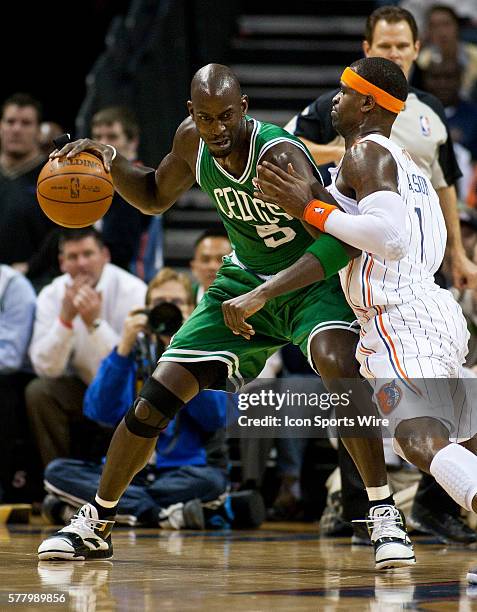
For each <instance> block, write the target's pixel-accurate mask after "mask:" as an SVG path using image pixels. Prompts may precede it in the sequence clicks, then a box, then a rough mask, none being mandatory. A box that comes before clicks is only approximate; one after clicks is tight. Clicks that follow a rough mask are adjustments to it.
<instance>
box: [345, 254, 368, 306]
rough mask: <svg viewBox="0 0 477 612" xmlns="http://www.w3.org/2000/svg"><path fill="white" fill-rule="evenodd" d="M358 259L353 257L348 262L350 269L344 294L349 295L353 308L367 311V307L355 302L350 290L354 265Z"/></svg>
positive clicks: (347, 273) (347, 272)
mask: <svg viewBox="0 0 477 612" xmlns="http://www.w3.org/2000/svg"><path fill="white" fill-rule="evenodd" d="M357 261H358V260H357V259H352V260H351V261H350V262H349V264H348V269H347V271H346V290H345V291H344V294H345V296H346V297H347V299H348V302H349V303H350V304H351V306H352V308H354V309H355V310H359V311H360V312H363V313H365V312H366V309H365V308H361V307H360V306H358V304H355V303H354V302H353V300H352V299H351V294H350V291H349V287H350V285H351V277H352V276H353V266H354V265H355V264H356V262H357Z"/></svg>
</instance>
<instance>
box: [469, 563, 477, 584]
mask: <svg viewBox="0 0 477 612" xmlns="http://www.w3.org/2000/svg"><path fill="white" fill-rule="evenodd" d="M467 582H469V583H470V584H477V567H473V568H472V569H470V570H469V571H468V572H467Z"/></svg>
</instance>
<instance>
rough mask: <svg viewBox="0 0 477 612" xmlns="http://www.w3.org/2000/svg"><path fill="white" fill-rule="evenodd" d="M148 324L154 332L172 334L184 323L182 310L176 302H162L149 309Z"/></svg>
mask: <svg viewBox="0 0 477 612" xmlns="http://www.w3.org/2000/svg"><path fill="white" fill-rule="evenodd" d="M148 324H149V328H150V329H151V331H152V332H153V333H154V334H158V335H162V336H172V335H173V334H175V333H176V331H177V330H178V329H179V327H180V326H181V325H182V312H181V311H180V309H179V308H178V307H177V306H176V305H175V304H172V303H171V302H162V303H160V304H157V306H154V308H151V310H150V311H149V315H148Z"/></svg>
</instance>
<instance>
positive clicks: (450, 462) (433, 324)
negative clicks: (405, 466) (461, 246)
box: [366, 292, 477, 511]
mask: <svg viewBox="0 0 477 612" xmlns="http://www.w3.org/2000/svg"><path fill="white" fill-rule="evenodd" d="M439 298H440V301H439V304H440V306H441V310H442V314H440V311H439V312H436V309H435V308H434V310H432V307H433V306H435V300H434V298H433V297H430V298H428V299H429V303H428V304H426V303H425V302H426V299H427V298H423V299H421V300H420V302H419V303H414V304H409V305H408V304H406V305H401V306H399V309H397V308H390V309H389V310H388V311H384V312H383V313H382V314H380V315H379V317H380V320H379V329H381V331H383V333H379V332H378V331H376V330H377V329H378V326H376V325H373V324H371V325H370V326H369V328H368V329H367V330H366V345H367V346H371V347H373V349H374V350H375V352H374V353H373V355H372V356H370V357H369V358H368V360H367V363H368V365H369V369H370V371H371V372H372V374H373V375H374V376H375V379H373V381H372V383H373V384H374V385H375V386H376V388H375V397H376V398H377V405H378V407H379V409H380V410H381V411H382V412H383V416H387V418H389V419H390V420H391V425H392V427H393V429H394V432H395V433H394V436H395V447H396V452H398V454H400V455H401V456H402V457H403V458H404V459H406V460H408V461H410V462H412V463H414V464H415V465H416V466H417V467H419V468H420V469H421V470H423V471H425V472H427V473H430V474H432V476H434V478H435V480H436V481H437V482H438V483H439V484H440V485H441V487H442V488H443V489H444V490H445V491H446V492H447V493H448V494H449V495H450V496H451V497H452V498H453V499H454V500H455V501H456V502H457V503H458V504H459V505H460V506H462V507H464V508H466V509H467V510H474V511H475V510H476V508H477V506H476V505H475V495H476V493H477V457H476V456H475V455H474V454H473V453H472V452H471V451H470V450H468V449H467V448H465V447H464V446H462V445H460V444H457V443H453V442H451V440H450V436H451V435H452V436H455V437H456V438H460V439H463V438H472V437H473V436H474V435H475V433H476V431H475V423H474V422H473V420H472V419H471V418H470V417H471V415H470V413H469V410H470V409H471V406H470V402H467V401H466V393H465V386H464V385H463V384H462V379H463V378H464V372H463V370H462V368H461V363H462V360H463V357H464V356H465V352H466V350H465V348H466V340H467V328H466V323H465V320H464V318H463V316H462V313H461V311H460V309H459V308H458V306H457V304H456V303H455V301H454V300H453V299H452V298H451V296H450V294H449V295H447V292H442V294H440V295H439ZM429 311H432V312H433V317H432V319H431V318H430V317H428V316H427V317H426V315H427V313H428V312H429ZM421 315H422V316H421ZM439 317H440V318H439ZM449 322H450V323H451V325H452V328H451V329H449ZM384 332H386V333H384ZM388 343H389V344H390V345H391V346H392V347H394V352H393V353H392V354H391V353H390V352H389V351H388V349H387V346H386V345H387V344H388ZM396 372H399V373H401V376H400V377H399V378H396ZM390 385H392V387H393V389H394V394H397V397H398V398H399V401H398V402H395V405H394V406H393V409H392V411H391V412H389V410H388V409H385V410H383V409H382V408H383V406H382V402H381V400H380V397H384V395H383V392H384V391H386V390H387V389H389V387H390ZM378 387H379V388H378ZM457 408H458V409H459V411H460V412H459V414H458V415H457V416H458V418H457V419H456V410H457ZM384 413H386V414H384ZM474 421H475V419H474ZM463 424H465V427H464V425H463Z"/></svg>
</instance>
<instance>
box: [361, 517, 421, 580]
mask: <svg viewBox="0 0 477 612" xmlns="http://www.w3.org/2000/svg"><path fill="white" fill-rule="evenodd" d="M367 523H368V529H369V535H370V538H371V543H372V544H373V546H374V556H375V559H376V569H378V570H383V569H389V568H392V567H404V566H407V565H413V564H414V563H416V557H415V555H414V549H413V547H412V543H411V540H410V539H409V536H408V535H407V531H406V525H405V524H404V518H403V516H402V514H401V513H400V512H399V510H398V509H397V508H396V507H395V506H391V505H382V506H373V507H372V508H371V511H370V513H369V515H368V520H367Z"/></svg>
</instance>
